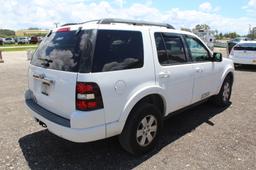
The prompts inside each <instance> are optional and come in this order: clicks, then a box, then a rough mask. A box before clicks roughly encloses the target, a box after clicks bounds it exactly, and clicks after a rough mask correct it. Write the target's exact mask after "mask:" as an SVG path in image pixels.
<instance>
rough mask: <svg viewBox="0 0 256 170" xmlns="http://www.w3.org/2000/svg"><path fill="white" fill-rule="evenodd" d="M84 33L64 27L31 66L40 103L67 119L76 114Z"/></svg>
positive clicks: (46, 40)
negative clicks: (76, 89)
mask: <svg viewBox="0 0 256 170" xmlns="http://www.w3.org/2000/svg"><path fill="white" fill-rule="evenodd" d="M82 37H83V31H77V30H70V28H64V29H63V28H62V29H60V30H59V31H56V32H52V33H49V35H48V36H47V37H46V38H44V40H43V41H42V42H41V43H40V45H39V47H38V49H37V50H36V51H35V53H34V55H33V57H32V61H31V64H30V67H29V73H28V74H29V89H30V90H31V91H32V92H33V94H34V96H35V100H36V102H37V104H39V105H40V106H42V107H44V108H45V109H47V110H49V111H51V112H53V113H55V114H58V115H60V116H62V117H65V118H68V119H69V118H70V116H71V114H72V113H73V112H74V111H75V109H76V108H75V87H76V80H77V74H78V73H77V72H78V68H79V61H80V55H81V51H82V45H83V43H82Z"/></svg>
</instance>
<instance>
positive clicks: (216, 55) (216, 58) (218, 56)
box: [212, 53, 222, 62]
mask: <svg viewBox="0 0 256 170" xmlns="http://www.w3.org/2000/svg"><path fill="white" fill-rule="evenodd" d="M212 61H213V62H221V61H222V54H221V53H213V56H212Z"/></svg>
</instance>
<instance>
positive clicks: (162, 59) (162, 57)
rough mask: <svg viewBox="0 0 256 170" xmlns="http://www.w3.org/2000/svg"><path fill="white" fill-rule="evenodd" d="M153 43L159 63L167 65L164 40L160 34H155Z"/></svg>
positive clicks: (167, 58)
mask: <svg viewBox="0 0 256 170" xmlns="http://www.w3.org/2000/svg"><path fill="white" fill-rule="evenodd" d="M155 41H156V49H157V55H158V61H159V63H160V64H161V65H168V64H169V57H168V55H167V52H166V48H165V45H164V40H163V37H162V34H161V33H155Z"/></svg>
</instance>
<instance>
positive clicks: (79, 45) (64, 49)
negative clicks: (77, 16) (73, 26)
mask: <svg viewBox="0 0 256 170" xmlns="http://www.w3.org/2000/svg"><path fill="white" fill-rule="evenodd" d="M89 32H92V30H87V31H80V32H77V31H68V32H53V33H51V34H50V35H49V37H46V38H44V40H43V41H42V42H41V43H40V45H39V47H38V49H37V50H36V52H35V54H34V55H33V58H32V61H31V64H33V65H36V66H39V67H44V68H48V69H54V70H61V71H70V72H76V71H78V63H79V61H80V55H81V52H82V51H83V50H84V46H85V44H86V43H85V40H86V37H87V35H88V34H89Z"/></svg>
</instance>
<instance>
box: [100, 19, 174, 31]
mask: <svg viewBox="0 0 256 170" xmlns="http://www.w3.org/2000/svg"><path fill="white" fill-rule="evenodd" d="M97 23H98V24H112V23H123V24H132V25H148V26H159V27H166V28H169V29H175V28H174V27H173V26H172V25H170V24H165V23H157V22H147V21H138V20H126V19H118V18H104V19H101V20H98V22H97Z"/></svg>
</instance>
